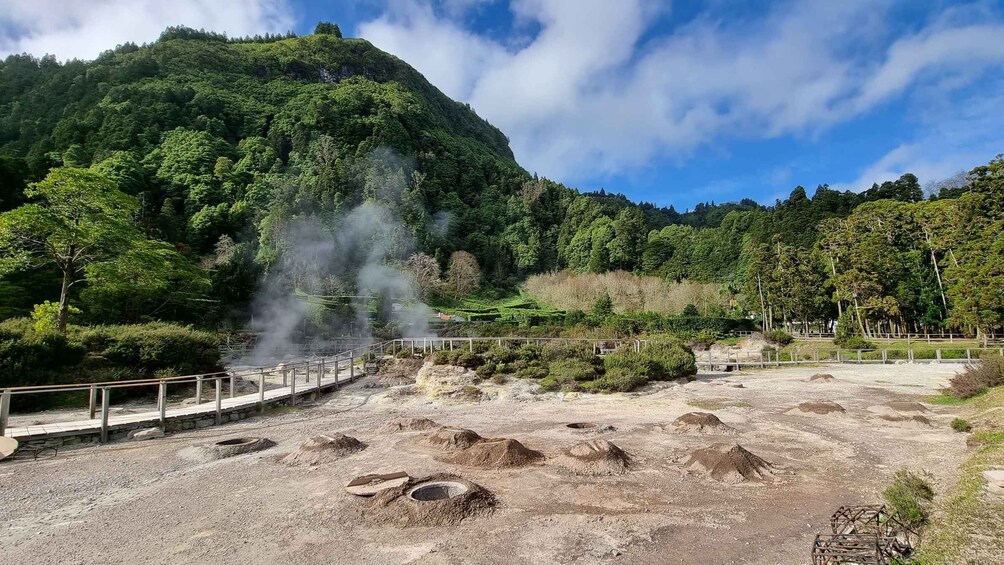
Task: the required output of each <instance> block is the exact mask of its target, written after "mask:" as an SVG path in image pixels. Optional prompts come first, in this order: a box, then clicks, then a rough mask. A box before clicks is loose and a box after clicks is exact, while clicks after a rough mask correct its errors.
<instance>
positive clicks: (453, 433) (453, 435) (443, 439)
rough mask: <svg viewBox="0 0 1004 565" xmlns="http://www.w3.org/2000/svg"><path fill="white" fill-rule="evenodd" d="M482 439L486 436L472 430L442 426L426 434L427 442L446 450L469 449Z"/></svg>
mask: <svg viewBox="0 0 1004 565" xmlns="http://www.w3.org/2000/svg"><path fill="white" fill-rule="evenodd" d="M482 439H484V438H482V437H481V436H479V435H478V434H477V433H476V432H474V431H472V430H467V429H464V428H452V427H449V426H442V427H440V428H437V429H436V430H435V431H433V432H432V433H430V434H429V435H427V436H425V443H428V444H429V445H432V446H433V447H438V448H440V449H445V450H446V451H455V450H458V449H467V448H468V447H470V446H472V445H474V444H476V443H477V442H479V441H481V440H482Z"/></svg>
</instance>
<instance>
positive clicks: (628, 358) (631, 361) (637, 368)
mask: <svg viewBox="0 0 1004 565" xmlns="http://www.w3.org/2000/svg"><path fill="white" fill-rule="evenodd" d="M603 368H604V371H605V373H606V375H607V376H610V377H615V378H621V377H626V376H634V377H639V378H641V379H642V384H644V383H646V382H648V380H649V378H650V377H651V376H652V375H653V374H654V373H656V372H657V371H658V369H657V367H655V363H653V362H652V360H651V359H649V358H648V357H647V356H645V355H642V354H641V353H638V352H636V351H635V350H634V349H633V348H631V347H629V346H623V347H620V348H618V349H617V350H616V351H614V352H613V353H609V354H607V355H606V356H605V357H603Z"/></svg>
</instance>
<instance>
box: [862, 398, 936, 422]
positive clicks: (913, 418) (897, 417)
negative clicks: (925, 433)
mask: <svg viewBox="0 0 1004 565" xmlns="http://www.w3.org/2000/svg"><path fill="white" fill-rule="evenodd" d="M889 404H891V403H888V402H887V403H886V404H876V405H875V406H869V407H868V411H869V412H871V413H872V414H875V415H876V416H878V417H879V419H881V420H885V421H887V422H905V423H909V424H922V425H925V426H929V425H931V421H930V420H928V419H927V417H925V416H923V415H922V414H918V413H916V412H914V411H907V412H905V413H904V412H900V411H899V410H895V409H893V408H892V407H890V406H889ZM904 404H914V403H911V402H907V403H904ZM904 407H905V408H909V407H908V406H904Z"/></svg>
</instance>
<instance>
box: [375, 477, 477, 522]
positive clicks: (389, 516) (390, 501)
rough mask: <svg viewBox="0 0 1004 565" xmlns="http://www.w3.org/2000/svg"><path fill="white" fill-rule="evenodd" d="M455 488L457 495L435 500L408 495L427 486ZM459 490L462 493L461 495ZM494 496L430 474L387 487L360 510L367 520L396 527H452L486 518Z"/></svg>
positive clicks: (465, 482)
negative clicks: (433, 484) (452, 484)
mask: <svg viewBox="0 0 1004 565" xmlns="http://www.w3.org/2000/svg"><path fill="white" fill-rule="evenodd" d="M435 482H440V483H442V482H448V483H454V484H455V485H459V488H457V489H456V491H457V492H459V494H456V495H454V496H451V497H449V498H443V499H438V500H415V499H414V498H413V497H409V496H408V493H409V492H411V491H412V490H413V489H415V488H417V487H420V486H422V485H423V484H427V483H435ZM461 491H462V492H461ZM495 505H496V500H495V495H493V494H492V493H491V492H489V491H488V490H486V489H485V488H484V487H482V486H481V485H478V484H475V483H472V482H470V481H468V480H465V479H462V478H460V477H458V476H456V475H446V474H439V475H431V476H428V477H423V478H421V479H412V480H411V481H409V482H408V483H407V484H405V485H402V486H399V487H394V488H388V489H385V490H382V491H380V492H379V493H377V494H376V495H375V496H374V497H373V498H371V499H370V500H369V501H368V502H367V504H366V507H365V508H364V510H363V516H365V517H366V519H367V520H369V521H370V522H373V523H377V524H394V525H397V526H403V527H408V526H455V525H457V524H460V523H461V522H463V521H464V520H467V519H470V518H474V517H478V516H487V515H489V514H491V513H492V511H493V510H494V509H495Z"/></svg>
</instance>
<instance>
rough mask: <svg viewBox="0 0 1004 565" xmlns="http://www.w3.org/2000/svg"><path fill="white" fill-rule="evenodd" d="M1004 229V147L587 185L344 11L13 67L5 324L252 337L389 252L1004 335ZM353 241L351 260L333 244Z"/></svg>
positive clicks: (401, 263) (172, 33) (1, 94)
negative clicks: (374, 38) (311, 29)
mask: <svg viewBox="0 0 1004 565" xmlns="http://www.w3.org/2000/svg"><path fill="white" fill-rule="evenodd" d="M360 210H364V211H365V213H360ZM360 218H362V219H360ZM356 224H368V225H369V231H366V230H362V231H359V230H355V231H352V232H351V233H349V231H348V230H350V228H352V226H355V225H356ZM374 225H376V226H378V227H379V229H374V228H373V226H374ZM1002 227H1004V159H1001V158H1000V157H998V158H997V159H995V160H993V161H991V162H990V163H989V164H987V165H985V166H981V167H977V168H976V169H974V170H973V171H971V172H970V173H969V174H968V176H967V177H966V178H965V179H964V182H959V183H955V184H952V185H951V186H945V187H935V190H934V191H933V192H931V193H929V194H927V195H926V196H925V191H924V190H922V188H921V186H920V183H919V181H918V179H917V178H916V177H915V176H914V175H911V174H906V175H903V176H902V177H900V178H899V179H895V180H892V179H891V180H890V181H888V182H885V183H882V184H881V185H875V186H873V187H871V188H870V189H867V190H864V191H863V192H850V191H837V190H833V189H830V188H829V187H828V186H826V185H821V186H819V187H818V188H816V190H815V191H814V192H813V193H812V195H811V196H810V195H809V193H808V192H807V191H806V190H805V189H804V188H802V187H797V188H795V189H794V190H793V191H792V192H791V195H790V196H789V197H788V198H787V199H785V200H783V201H778V202H776V203H774V204H773V205H770V206H764V205H760V204H758V203H756V202H754V201H752V200H743V201H741V202H738V203H725V204H713V203H707V204H701V205H698V206H697V207H695V208H694V209H693V210H689V211H685V212H678V211H677V210H675V209H674V208H673V207H669V208H664V207H659V206H656V205H653V204H649V203H642V204H635V203H632V202H630V201H629V200H628V199H627V198H626V197H624V196H622V195H619V194H611V193H607V192H605V191H600V192H594V193H580V192H578V191H576V190H574V189H571V188H568V187H565V186H563V185H561V184H560V183H556V182H552V181H550V180H547V179H542V178H538V177H537V176H536V175H532V174H530V173H528V172H527V171H525V170H524V169H522V168H521V167H520V166H519V165H518V164H517V163H516V161H515V160H514V158H513V154H512V152H511V150H510V149H509V144H508V140H507V138H506V137H505V135H504V134H503V133H502V132H500V131H499V130H498V129H496V128H495V127H493V126H492V125H491V124H489V123H488V122H487V121H485V120H484V119H482V118H480V117H479V116H477V115H476V114H475V112H474V111H473V109H471V108H470V107H469V106H467V105H464V104H461V103H458V102H455V101H453V100H450V99H449V98H447V97H446V96H445V95H443V94H442V93H441V92H440V91H439V90H437V89H436V88H435V87H434V86H433V85H431V84H430V83H429V82H428V81H426V80H425V79H424V78H423V77H422V76H421V75H420V74H419V73H418V72H416V71H415V70H414V69H412V68H411V67H409V66H408V65H407V64H405V63H404V62H402V61H401V60H399V59H397V58H395V57H393V56H391V55H389V54H387V53H384V52H382V51H380V50H378V49H376V48H375V47H373V46H372V45H370V44H369V43H368V42H366V41H365V40H362V39H348V38H342V37H341V33H340V32H339V30H338V28H337V26H334V25H330V24H321V25H319V26H318V29H317V30H316V32H315V33H314V34H313V35H309V36H305V37H295V36H291V35H287V36H275V37H255V38H243V39H231V38H227V37H226V36H223V35H220V34H215V33H211V32H204V31H196V30H191V29H187V28H169V29H168V30H166V31H165V32H164V33H163V34H162V36H161V37H160V39H159V40H158V41H156V42H154V43H153V44H150V45H145V46H136V45H132V44H127V45H122V46H119V47H117V48H115V49H114V50H111V51H107V52H105V53H103V54H102V55H101V56H99V57H98V58H97V59H96V60H94V61H90V62H83V61H69V62H66V63H58V62H57V61H56V60H55V59H54V58H52V57H43V58H41V59H39V58H36V57H33V56H30V55H17V56H10V57H8V58H7V59H6V60H4V61H3V62H0V240H2V241H3V245H4V249H3V251H2V252H0V273H2V274H4V277H3V278H2V279H0V318H9V317H19V316H26V315H28V314H29V313H31V312H32V311H33V309H34V310H35V311H36V312H38V311H40V309H41V310H42V311H43V313H44V310H45V309H46V308H48V309H58V312H57V314H56V321H55V323H56V324H57V325H58V326H65V323H66V321H67V319H68V318H69V317H70V316H76V318H75V319H78V320H79V321H81V322H89V323H132V322H140V321H148V320H153V319H159V320H169V321H181V322H185V323H195V324H196V325H198V326H201V327H207V328H219V327H241V326H242V325H243V324H244V323H245V321H246V320H247V318H248V316H249V315H250V307H251V304H252V303H253V301H254V299H255V297H256V295H258V294H260V293H261V292H262V289H265V288H269V289H273V290H274V289H279V291H280V292H286V293H289V294H292V293H293V292H294V291H295V290H300V291H301V292H304V293H308V294H311V295H321V296H332V295H336V296H337V295H353V294H355V293H359V292H361V289H360V288H359V286H360V281H361V280H362V278H363V275H362V274H361V272H362V271H365V270H366V269H367V268H369V267H371V266H372V263H373V258H374V257H376V260H377V261H378V262H380V263H383V264H388V265H396V266H398V267H400V270H401V271H402V272H406V273H410V274H411V275H412V276H413V277H414V278H415V279H416V280H418V282H419V283H420V286H421V279H422V278H423V277H424V276H426V275H427V274H428V273H430V272H431V273H433V274H434V275H435V276H438V273H439V271H440V270H446V271H448V272H451V273H455V274H456V273H459V274H458V275H457V280H468V279H470V273H472V272H473V273H474V277H475V278H480V279H481V280H480V283H469V282H467V283H465V287H464V288H465V289H466V290H465V292H470V291H471V290H472V289H474V288H477V287H478V286H479V284H480V285H481V286H487V287H494V288H501V289H507V288H508V289H513V288H515V287H516V286H517V285H518V284H519V283H520V282H521V281H522V280H524V279H525V278H526V277H527V276H529V275H531V274H535V273H544V272H552V271H557V270H562V269H570V270H572V271H576V272H580V273H587V272H588V273H603V272H607V271H614V270H623V271H628V272H633V273H636V274H644V275H653V276H658V277H660V278H662V279H665V280H667V281H673V282H679V281H692V282H697V283H721V284H722V286H723V288H724V289H725V291H724V292H726V293H727V294H728V295H729V296H728V299H727V300H725V301H723V302H725V303H727V304H730V305H731V306H730V307H731V311H730V312H726V313H724V314H726V315H730V316H734V317H749V316H752V317H755V318H756V319H758V320H759V321H760V323H761V324H762V325H763V327H764V329H771V328H782V327H786V328H788V329H797V328H799V327H805V328H808V327H810V326H811V327H817V328H823V327H832V322H833V321H835V320H837V319H839V320H840V321H841V323H840V327H841V331H842V332H844V333H847V332H851V333H856V334H861V335H866V336H867V335H875V334H878V333H898V332H904V331H935V330H941V329H945V328H948V329H954V330H962V331H965V332H969V333H973V334H979V335H986V334H987V333H988V332H990V331H993V330H995V329H997V328H999V327H1001V326H1002V325H1004V318H1002V316H1004V291H1002V290H1001V289H1004V235H1001V233H1002V229H1001V228H1002ZM352 229H354V228H352ZM377 232H378V233H377ZM43 236H44V237H43ZM346 238H349V239H353V241H354V243H353V245H352V246H351V249H352V252H351V253H347V252H345V250H344V249H340V248H339V249H337V250H336V252H335V253H334V254H332V253H331V252H330V250H329V251H328V252H327V253H325V252H322V251H318V250H317V248H318V247H319V242H323V241H324V240H334V241H336V242H341V241H343V240H344V239H346ZM377 240H379V241H377ZM458 252H466V253H458ZM451 257H452V258H454V259H455V258H457V257H461V258H463V260H464V261H465V262H464V264H463V265H459V264H458V265H454V264H453V261H451ZM472 258H473V260H472ZM454 290H457V288H454ZM362 291H366V292H370V291H372V289H369V288H367V289H362ZM422 298H425V297H424V296H422ZM57 299H59V305H62V307H60V306H59V305H57V304H56V303H55V302H53V303H46V301H47V300H50V301H55V300H57ZM71 305H72V308H71Z"/></svg>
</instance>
